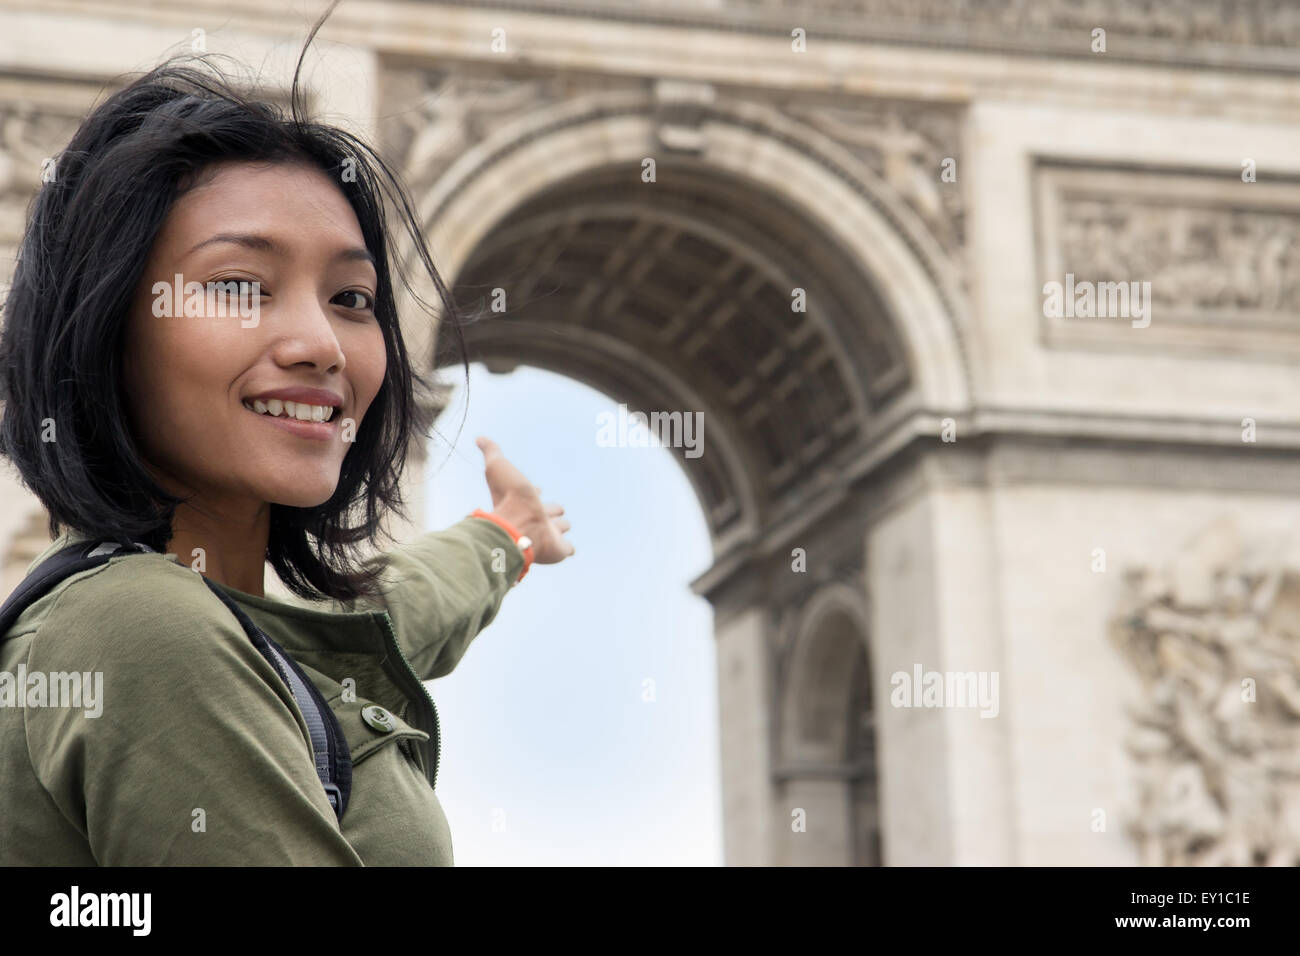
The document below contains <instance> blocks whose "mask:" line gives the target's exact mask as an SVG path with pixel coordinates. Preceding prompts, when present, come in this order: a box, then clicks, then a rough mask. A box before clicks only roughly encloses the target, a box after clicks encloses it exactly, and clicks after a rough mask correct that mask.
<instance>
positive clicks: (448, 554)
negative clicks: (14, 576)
mask: <svg viewBox="0 0 1300 956" xmlns="http://www.w3.org/2000/svg"><path fill="white" fill-rule="evenodd" d="M73 540H83V539H81V537H80V536H79V535H75V534H74V535H69V534H65V535H64V536H62V537H60V538H59V539H57V540H56V541H54V542H53V543H52V544H51V545H50V547H49V548H48V549H47V550H46V551H45V552H44V553H42V554H41V555H40V556H39V557H38V558H37V559H36V561H34V562H33V563H32V567H35V566H36V565H37V564H39V563H40V561H42V560H43V559H44V558H45V557H47V556H48V555H50V554H52V553H53V552H54V551H55V550H57V549H58V548H61V547H63V546H65V545H67V544H68V543H70V542H71V541H73ZM371 560H372V561H376V562H380V563H382V565H383V566H384V567H383V575H384V576H383V582H384V595H385V602H386V604H387V610H384V609H383V608H381V607H378V606H376V605H374V604H371V603H369V602H356V603H353V604H350V605H346V606H345V605H342V604H339V603H338V602H322V603H317V604H310V603H308V602H306V601H303V600H301V599H297V598H295V599H294V600H293V601H292V602H285V601H280V600H275V599H271V598H263V597H255V596H253V595H249V594H245V593H243V592H241V591H236V590H234V589H233V588H226V587H224V586H223V590H224V591H225V592H226V593H227V594H229V595H230V596H231V597H232V598H234V599H235V601H237V602H238V603H239V605H240V606H241V607H242V608H243V609H244V611H246V612H247V613H248V615H249V617H251V618H252V619H253V621H254V623H256V624H257V626H258V627H260V628H261V629H262V630H263V631H265V632H266V634H267V635H268V636H269V637H270V638H271V639H272V640H274V641H276V642H277V643H279V644H280V646H281V647H282V648H284V649H285V651H286V652H287V653H289V654H290V655H291V656H292V657H293V658H294V659H295V660H296V661H298V663H299V664H301V665H302V667H303V670H304V671H305V673H306V674H307V676H308V677H309V678H310V679H311V681H312V682H313V683H314V684H315V685H316V686H317V688H319V689H320V691H321V694H322V695H323V696H324V698H325V700H326V701H327V702H328V704H329V706H330V708H331V709H332V710H333V711H334V713H335V714H336V715H337V717H338V719H339V722H340V724H341V725H342V727H343V732H344V735H345V736H346V737H347V741H348V746H349V748H350V749H351V751H352V762H353V782H352V795H351V799H350V802H349V804H348V807H347V811H346V812H345V813H344V815H343V820H342V823H341V825H340V822H339V821H338V819H337V818H336V816H335V814H334V811H333V810H332V809H331V807H330V804H329V801H328V800H327V799H326V796H325V791H324V789H323V788H322V787H321V783H320V780H319V778H318V777H317V775H316V770H315V765H314V762H313V758H312V749H311V736H310V733H309V731H308V729H307V724H306V722H305V721H304V719H303V716H302V712H301V711H300V710H299V708H298V706H297V704H296V703H295V702H294V699H293V697H292V695H291V694H290V693H289V689H288V687H287V685H286V684H285V683H284V681H283V680H282V679H281V678H280V676H279V675H278V674H277V673H276V671H275V670H274V669H273V668H272V667H271V665H270V664H269V663H267V661H266V659H265V658H264V657H263V656H262V655H261V653H260V652H259V651H258V650H257V649H256V648H255V647H254V646H253V644H252V642H251V641H250V640H249V639H248V636H247V635H246V634H245V633H244V631H243V629H242V628H241V627H240V624H239V622H238V620H237V619H236V618H235V616H234V614H232V613H231V612H230V610H229V609H228V608H227V607H226V606H225V605H223V604H222V603H221V601H220V600H219V599H218V598H217V596H216V595H215V594H213V593H212V592H211V591H210V590H209V589H208V587H207V586H206V584H205V583H204V581H203V580H202V579H201V578H200V576H199V575H198V574H197V573H195V571H193V570H191V569H190V568H189V567H188V566H186V565H184V564H182V563H180V561H179V560H178V559H177V557H176V556H175V555H161V554H132V555H121V556H118V557H114V558H112V559H110V560H109V561H108V562H107V563H106V564H104V565H101V566H100V567H97V568H92V569H91V570H89V571H82V572H80V573H78V574H75V575H73V576H72V577H70V578H68V579H67V580H65V581H64V582H62V583H61V584H60V585H59V586H57V587H56V588H55V589H53V590H52V591H51V592H50V593H49V594H47V595H45V596H44V597H42V598H41V599H39V600H38V601H36V602H35V603H33V604H32V605H31V607H29V608H28V609H27V610H26V611H25V612H24V613H23V615H22V616H21V617H20V618H19V619H18V620H17V622H16V623H15V624H14V626H13V627H12V628H11V629H10V630H9V632H8V633H7V634H3V635H0V865H33V864H40V865H64V866H68V865H71V866H78V865H96V864H99V865H110V866H122V865H158V864H163V865H188V864H202V865H259V864H272V865H274V864H309V865H311V864H320V865H334V864H344V865H354V866H361V865H366V866H375V865H381V866H382V865H396V864H418V865H445V866H450V865H452V845H451V833H450V830H449V828H448V825H447V820H446V818H445V816H444V815H443V812H442V807H441V805H440V804H439V802H438V798H437V797H436V796H435V795H434V786H435V784H436V782H437V773H438V758H439V754H440V751H441V746H440V745H441V739H440V728H439V726H438V718H437V711H436V710H435V708H434V704H433V701H432V699H431V698H430V697H429V695H428V693H427V692H426V690H425V688H424V685H423V684H422V683H421V681H423V680H430V679H432V678H435V677H441V676H443V675H445V674H448V673H450V672H451V670H452V669H453V668H454V667H455V666H456V664H457V663H458V662H459V661H460V659H461V656H462V655H463V654H464V653H465V651H466V650H467V648H468V647H469V644H470V642H471V641H472V640H473V639H474V637H475V635H477V634H478V632H479V631H481V630H482V629H483V628H484V627H486V626H487V625H488V624H489V623H490V622H491V621H492V620H493V618H494V617H495V616H496V614H497V611H498V609H499V608H500V606H501V602H502V600H503V598H504V597H505V594H506V592H507V591H508V590H509V589H510V587H511V585H512V583H513V582H514V581H515V580H516V579H517V578H518V577H519V572H520V571H521V570H522V569H523V562H524V559H523V556H522V554H521V553H520V552H519V549H518V548H517V547H516V546H515V544H514V542H513V541H512V540H511V538H510V535H508V534H507V533H506V532H505V531H504V530H502V529H501V528H500V527H498V526H497V525H496V524H494V523H492V522H490V521H485V520H483V519H481V518H466V519H464V520H463V521H461V522H459V523H458V524H456V525H453V526H452V527H451V528H448V529H447V530H445V531H441V532H436V533H430V534H426V535H423V536H421V537H419V538H417V539H416V540H415V541H413V542H411V543H409V544H406V545H403V546H401V547H398V548H395V549H393V550H392V551H390V552H388V553H386V554H381V555H378V556H376V557H375V558H372V559H371ZM73 672H75V673H77V674H79V675H81V680H80V683H81V684H82V685H83V686H82V693H81V694H80V696H77V695H76V689H77V688H76V686H75V685H74V684H73V683H72V682H71V679H70V677H69V676H68V675H70V674H71V673H73ZM24 674H25V680H22V681H21V686H20V680H19V678H20V677H22V676H23V675H24ZM6 675H9V676H8V677H7V678H6ZM38 675H40V676H38ZM51 675H53V676H51ZM42 684H44V686H45V692H44V693H42V694H40V695H37V689H38V688H39V687H40V686H41V685H42ZM96 685H98V687H99V693H98V695H96V693H95V687H96ZM6 687H7V688H8V691H9V694H8V697H6V694H5V691H6ZM56 688H58V689H59V690H60V693H58V694H56V693H55V690H56ZM15 691H16V692H15ZM24 692H25V694H24ZM96 697H97V698H98V699H95V698H96ZM69 704H75V705H76V706H70V705H69ZM374 706H378V707H380V708H383V709H384V710H386V711H387V712H388V715H389V717H390V718H391V719H389V720H387V721H385V720H383V719H382V718H383V715H382V714H380V715H379V716H380V719H379V720H375V719H374V716H375V714H376V713H377V712H376V711H374V710H369V711H367V712H366V715H365V717H363V714H362V711H363V710H365V709H366V708H371V707H374ZM96 711H98V713H96ZM366 717H369V718H370V720H367V719H365V718H366ZM372 725H377V726H372ZM384 725H388V726H391V727H392V729H391V730H390V729H385V726H384Z"/></svg>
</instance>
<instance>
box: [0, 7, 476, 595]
mask: <svg viewBox="0 0 1300 956" xmlns="http://www.w3.org/2000/svg"><path fill="white" fill-rule="evenodd" d="M332 10H333V6H332V5H331V7H330V8H329V9H328V10H326V12H325V14H324V15H323V16H322V17H321V18H320V19H319V20H318V21H317V22H316V24H315V26H314V27H313V28H312V30H311V33H310V35H309V36H308V37H307V41H306V43H305V44H304V46H303V50H302V53H301V54H300V55H299V58H298V65H297V69H296V70H295V72H294V78H293V87H292V89H291V91H290V98H289V99H290V111H289V113H290V115H289V116H287V117H286V116H285V115H284V111H283V110H281V109H280V108H278V107H277V106H275V105H274V104H272V103H269V102H265V101H263V100H261V99H258V98H257V97H255V96H253V95H251V94H248V93H244V92H241V91H240V90H238V89H236V88H235V87H234V85H233V84H232V83H231V82H230V81H229V80H227V79H226V77H225V76H224V75H223V74H222V73H221V71H220V70H219V69H215V68H213V67H212V65H211V63H210V60H211V57H210V56H208V55H206V54H200V55H196V56H192V57H187V59H189V60H191V61H192V65H191V64H187V63H183V62H178V58H176V57H173V58H171V59H169V60H168V61H166V62H165V63H163V64H162V65H161V66H158V67H156V68H155V69H153V70H150V71H149V72H148V73H146V74H144V75H143V76H141V77H140V78H138V79H137V80H135V81H134V82H132V83H131V84H130V85H129V86H126V87H125V88H123V89H121V90H119V91H118V92H116V93H114V94H113V95H111V96H109V97H108V98H107V99H106V100H105V101H104V102H103V103H102V104H101V105H99V106H98V107H97V108H95V109H94V110H92V111H91V113H90V114H89V115H88V116H87V117H86V119H85V121H84V122H82V124H81V126H80V128H78V130H77V132H76V134H75V135H74V136H73V138H72V141H71V142H70V143H69V144H68V146H67V148H66V149H65V150H64V151H63V152H62V153H61V154H60V155H59V156H58V157H57V160H56V163H55V166H54V169H55V177H54V178H52V179H51V180H50V181H49V182H46V183H45V184H44V186H43V187H42V189H41V191H40V193H39V194H38V195H37V196H36V198H35V199H34V201H33V204H32V206H31V209H30V214H29V221H28V225H27V230H26V234H25V236H24V239H23V243H22V246H21V249H20V251H19V258H18V263H17V268H16V270H15V272H14V277H13V282H12V285H11V288H10V292H9V295H8V297H7V299H6V300H5V303H4V319H5V325H4V331H3V335H2V336H0V399H2V400H3V402H4V415H3V419H0V454H3V455H5V456H6V457H7V458H9V459H10V460H11V461H12V462H13V463H14V465H15V466H16V468H17V470H18V472H19V474H20V475H21V477H22V480H23V483H24V484H25V485H26V486H27V487H28V488H29V489H30V490H31V491H32V492H33V493H34V494H35V495H36V496H37V497H38V498H40V500H41V502H42V503H43V504H44V505H45V508H46V510H47V511H48V513H49V527H50V534H51V536H57V535H58V534H59V533H60V531H61V528H62V527H63V526H64V525H67V526H69V527H71V528H74V529H76V530H78V531H81V532H83V533H86V534H91V535H93V536H95V537H96V538H102V539H105V540H114V541H120V542H122V543H126V542H129V541H140V542H143V543H144V544H147V545H149V546H150V547H151V548H154V549H155V550H157V551H162V550H164V549H165V548H166V545H167V542H168V541H169V540H170V539H171V537H172V520H173V518H174V515H175V510H176V505H177V504H179V503H181V502H183V501H184V500H186V499H184V498H178V497H175V496H173V495H171V494H170V493H168V492H167V491H165V490H164V489H163V488H162V487H160V486H159V485H158V484H157V483H156V482H155V481H154V479H153V477H152V476H151V475H150V473H149V472H148V471H147V470H146V468H145V466H144V464H143V463H142V461H141V459H140V456H139V454H138V450H137V445H136V442H135V440H134V439H133V438H132V436H131V434H130V432H129V429H128V427H127V424H126V422H127V418H126V415H125V398H124V391H123V388H122V368H123V355H122V349H123V341H124V335H123V331H124V325H125V322H126V319H127V316H128V310H129V307H130V304H131V299H132V295H133V293H134V290H135V289H136V286H137V284H138V282H139V281H140V279H141V276H142V273H143V270H144V267H145V264H146V262H147V261H148V258H149V254H150V250H151V248H152V246H153V243H154V239H155V237H156V236H157V234H158V232H159V229H160V228H161V227H162V225H163V222H164V220H165V219H166V217H167V214H168V211H169V210H170V208H171V206H172V204H173V203H174V202H175V201H176V199H177V198H178V196H180V195H181V194H182V193H183V192H184V191H185V190H186V189H188V188H191V187H192V186H193V185H194V184H195V183H196V181H197V180H198V179H199V178H200V174H201V173H202V171H203V170H204V169H205V168H206V167H208V166H210V165H211V164H213V163H217V162H221V161H230V160H235V161H245V160H251V161H272V162H294V163H308V164H313V165H314V166H316V167H319V168H320V169H322V170H324V171H325V172H326V173H328V174H329V175H330V176H331V177H332V178H333V180H334V182H335V183H336V184H337V185H338V187H339V189H340V190H341V191H342V193H343V195H344V196H345V197H346V198H347V200H348V203H349V204H350V205H351V206H352V209H353V211H354V212H355V213H356V216H357V221H358V222H359V223H360V226H361V232H362V235H363V236H364V238H365V244H366V248H367V249H368V250H369V251H370V254H371V255H372V256H374V259H375V269H376V272H377V273H378V278H379V282H378V287H377V289H376V293H377V294H376V297H375V315H376V317H377V319H378V323H379V325H380V327H381V328H382V329H383V334H384V347H385V351H386V353H387V358H388V363H387V370H386V372H385V374H384V381H383V385H382V386H381V387H380V389H379V392H378V394H377V395H376V396H375V398H374V401H373V402H372V403H371V405H370V408H369V410H368V412H367V414H366V417H365V421H364V424H363V426H362V427H360V428H358V430H357V433H356V440H355V441H354V442H353V443H352V445H351V447H350V448H349V449H348V451H347V454H346V455H345V456H344V459H343V464H342V467H341V469H340V473H339V483H338V488H337V489H336V491H335V493H334V495H333V496H332V497H331V498H330V499H329V501H327V502H325V503H324V504H322V505H319V506H317V507H314V508H295V507H289V506H287V505H281V504H276V503H272V504H271V529H270V540H269V542H268V545H267V559H268V560H269V561H270V562H271V565H272V567H274V568H275V571H276V573H277V574H278V575H279V577H280V579H281V580H282V581H283V582H284V583H285V586H286V587H288V588H289V589H290V590H291V591H293V592H294V593H295V594H298V595H300V596H302V597H304V598H308V599H320V598H322V597H330V598H335V599H338V600H341V601H349V600H352V599H355V598H358V597H362V596H367V597H370V596H377V595H378V594H379V587H378V580H377V577H378V569H377V568H376V567H373V566H367V565H366V564H365V563H363V561H362V559H361V555H360V552H359V547H360V543H361V542H369V543H371V544H375V543H377V536H378V535H379V534H380V533H381V532H383V528H382V526H381V523H380V522H381V519H382V518H383V517H384V516H385V514H386V513H387V512H389V511H391V512H394V513H396V514H398V515H400V516H402V517H406V512H405V510H404V503H403V501H402V498H401V492H400V489H399V478H400V476H401V473H402V469H403V467H404V466H405V463H406V456H407V453H408V446H409V444H410V442H411V441H412V440H413V439H414V438H415V437H416V435H417V434H418V435H421V436H424V437H427V434H428V430H429V428H430V427H431V425H432V422H431V421H429V420H427V419H428V416H427V415H424V414H423V413H422V412H421V408H423V407H425V404H424V403H423V402H422V401H420V399H421V398H422V397H423V390H425V389H430V388H435V387H436V386H434V385H433V384H432V382H431V381H426V380H424V379H422V378H420V377H419V376H418V375H416V374H415V372H414V370H413V369H412V366H411V363H410V361H409V359H408V356H407V352H406V347H405V345H404V344H403V341H402V335H401V330H400V326H399V323H398V316H397V306H396V301H395V298H394V287H393V282H392V275H393V272H394V271H395V272H396V274H397V275H398V276H399V277H400V278H401V280H402V282H403V284H404V285H405V287H406V288H407V290H408V291H409V292H410V294H411V298H412V300H413V301H415V302H416V303H417V304H418V305H420V307H421V308H423V309H425V310H426V311H427V312H429V313H430V315H431V316H432V315H433V310H431V309H430V307H429V305H428V304H427V303H426V302H424V301H423V299H421V298H420V297H419V295H418V294H417V293H416V291H415V290H414V289H413V288H412V285H411V283H410V281H409V280H408V278H407V275H406V272H405V269H404V268H403V263H402V262H401V261H394V262H393V263H390V259H389V257H390V254H391V252H390V243H389V239H388V226H387V221H386V215H385V201H387V202H388V203H389V204H391V207H392V209H393V210H394V211H395V213H396V214H397V215H398V217H399V218H400V219H401V221H402V224H403V225H404V227H405V229H406V231H407V232H408V234H409V235H410V237H411V239H412V245H413V248H414V250H415V251H416V252H417V254H418V255H419V257H420V260H421V262H422V264H423V266H424V268H425V270H427V272H428V275H429V276H430V277H431V279H432V281H433V284H434V287H435V288H436V290H437V292H438V296H439V298H440V299H441V305H442V310H441V322H440V327H441V328H447V327H449V328H450V330H451V331H453V332H454V338H455V343H456V344H457V347H458V350H459V354H460V358H461V362H462V363H463V365H464V368H465V372H466V378H467V379H468V373H469V363H468V359H467V357H466V355H465V343H464V336H463V333H462V330H461V327H460V320H459V317H458V314H457V310H456V308H455V304H454V303H453V301H452V299H451V295H450V293H449V292H448V290H447V288H446V286H445V285H444V284H443V281H442V278H441V277H440V276H439V274H438V271H437V269H436V268H435V267H434V264H433V261H432V259H431V257H430V255H429V250H428V247H427V246H426V244H425V241H424V238H423V236H422V234H421V230H420V225H419V222H418V220H417V217H416V214H415V212H414V209H413V204H412V203H411V201H410V198H409V196H408V195H407V192H406V189H405V187H404V186H403V185H402V184H401V182H400V181H399V179H398V177H397V176H396V175H395V174H394V173H393V172H392V171H391V170H390V169H389V168H388V166H387V165H386V164H385V162H384V161H383V159H381V158H380V156H379V155H378V154H377V153H376V152H375V151H374V150H373V149H371V147H369V146H368V145H366V144H365V143H364V142H362V141H361V140H360V139H358V138H357V137H355V136H353V135H352V134H350V133H348V132H346V131H344V130H341V129H337V128H334V127H331V126H328V125H323V124H319V123H315V122H311V121H309V120H308V119H306V118H305V113H306V109H305V105H304V102H303V97H302V92H301V90H300V88H299V80H298V78H299V75H300V73H301V72H302V62H303V56H305V54H306V51H307V48H308V47H309V46H310V44H311V42H312V39H313V38H314V37H315V35H316V32H317V30H319V29H320V26H321V23H323V22H324V20H325V18H326V17H328V16H329V13H330V12H331V11H332ZM398 259H399V257H397V256H394V260H398ZM394 266H395V269H394ZM439 340H440V341H442V342H445V341H446V336H441V335H440V336H439ZM431 358H433V357H431ZM440 364H441V363H440V362H438V361H434V362H433V364H432V366H431V367H432V368H437V367H438V366H439V365H440ZM417 389H419V390H421V395H419V396H417ZM51 421H52V422H53V423H54V426H55V428H56V429H57V431H56V433H55V438H56V439H57V440H55V441H50V440H46V439H48V435H47V434H46V433H47V431H48V429H47V427H46V426H47V425H48V424H49V423H50V422H51ZM462 424H463V421H462ZM354 511H355V512H356V514H355V516H354V517H355V519H356V523H350V515H351V513H352V512H354Z"/></svg>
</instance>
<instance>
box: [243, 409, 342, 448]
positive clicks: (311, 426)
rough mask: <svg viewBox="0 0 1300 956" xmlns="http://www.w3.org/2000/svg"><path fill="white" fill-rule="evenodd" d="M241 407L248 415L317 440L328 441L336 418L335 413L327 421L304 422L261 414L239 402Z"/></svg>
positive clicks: (331, 435)
mask: <svg viewBox="0 0 1300 956" xmlns="http://www.w3.org/2000/svg"><path fill="white" fill-rule="evenodd" d="M240 407H241V408H243V409H244V411H246V412H248V414H250V415H256V416H257V417H258V418H261V419H263V420H264V421H267V422H269V423H270V424H272V425H276V426H278V427H280V428H282V429H284V430H285V431H287V432H292V433H293V434H295V435H298V436H300V437H302V438H312V439H315V440H317V441H329V440H330V439H331V438H333V437H334V429H335V424H334V423H335V422H336V421H337V420H338V416H337V414H336V415H335V417H334V418H333V419H331V420H330V421H328V422H304V421H300V420H299V419H297V418H289V417H288V416H276V415H263V414H262V413H261V412H257V411H254V410H253V409H251V408H249V407H248V406H247V405H243V404H242V403H241V405H240Z"/></svg>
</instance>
